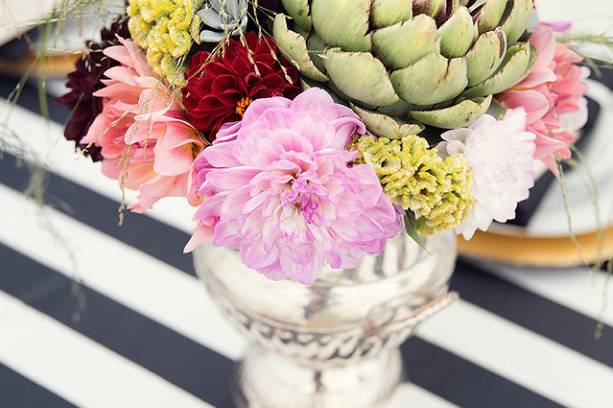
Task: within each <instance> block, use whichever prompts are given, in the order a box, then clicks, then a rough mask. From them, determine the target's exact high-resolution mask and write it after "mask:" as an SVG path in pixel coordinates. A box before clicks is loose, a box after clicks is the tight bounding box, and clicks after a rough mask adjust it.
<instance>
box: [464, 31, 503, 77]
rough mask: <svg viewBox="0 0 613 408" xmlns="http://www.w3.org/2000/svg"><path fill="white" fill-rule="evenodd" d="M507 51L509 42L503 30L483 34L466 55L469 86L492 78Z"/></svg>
mask: <svg viewBox="0 0 613 408" xmlns="http://www.w3.org/2000/svg"><path fill="white" fill-rule="evenodd" d="M506 50H507V40H506V36H505V34H504V31H502V30H501V29H497V30H496V31H489V32H487V33H483V34H481V35H480V36H479V39H478V40H477V42H476V43H475V46H474V47H473V48H472V49H471V50H470V51H469V52H468V54H466V64H467V65H468V86H474V85H477V84H480V83H481V82H483V81H485V80H486V79H488V78H489V77H490V76H492V74H494V72H496V70H497V69H498V68H499V67H500V64H501V63H502V61H503V60H504V57H505V54H506Z"/></svg>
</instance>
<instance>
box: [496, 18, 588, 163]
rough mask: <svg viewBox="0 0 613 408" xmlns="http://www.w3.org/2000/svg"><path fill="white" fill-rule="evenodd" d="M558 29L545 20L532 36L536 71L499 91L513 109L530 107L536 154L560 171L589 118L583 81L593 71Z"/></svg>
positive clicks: (529, 115) (502, 98)
mask: <svg viewBox="0 0 613 408" xmlns="http://www.w3.org/2000/svg"><path fill="white" fill-rule="evenodd" d="M556 28H561V27H555V26H554V29H556ZM554 29H552V27H550V26H548V25H545V24H541V25H539V27H537V29H536V30H535V31H534V33H533V34H532V36H531V38H530V43H531V44H532V45H533V46H534V47H535V49H536V52H537V62H536V64H535V65H534V68H533V69H532V72H530V74H529V75H528V76H527V77H526V78H525V79H524V80H523V81H522V82H521V83H519V84H518V85H517V86H515V87H514V88H513V89H511V90H508V91H506V92H504V93H503V94H501V95H499V100H500V101H501V102H502V104H503V105H505V106H506V107H507V108H509V109H517V108H522V109H524V110H525V111H526V113H527V114H528V120H527V124H526V130H528V131H530V132H532V133H534V134H535V135H536V140H535V144H536V151H535V154H534V157H535V158H537V159H539V160H542V161H543V162H545V163H546V164H547V166H548V167H549V168H550V169H551V171H552V172H553V173H554V174H556V175H557V163H556V162H557V161H558V160H563V159H567V158H570V157H571V152H570V148H569V145H570V144H572V143H574V141H575V140H576V135H574V134H573V132H575V131H577V130H578V129H580V128H581V127H583V126H584V125H585V122H586V121H587V115H586V109H585V105H584V102H583V100H584V95H585V93H586V92H587V85H586V84H585V83H584V82H583V81H584V80H585V79H586V78H587V75H589V72H588V70H586V69H584V68H582V67H579V66H577V65H575V64H578V63H580V62H581V61H582V58H581V57H580V56H579V55H577V54H576V53H575V52H573V51H572V50H571V49H570V47H569V46H568V45H567V44H560V43H556V40H555V36H554Z"/></svg>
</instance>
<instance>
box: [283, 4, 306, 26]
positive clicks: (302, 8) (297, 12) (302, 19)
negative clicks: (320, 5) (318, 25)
mask: <svg viewBox="0 0 613 408" xmlns="http://www.w3.org/2000/svg"><path fill="white" fill-rule="evenodd" d="M281 3H282V4H283V8H284V9H285V11H287V14H289V16H290V17H291V18H293V19H294V21H295V22H296V24H298V27H300V28H301V29H302V30H304V31H306V32H309V31H311V15H310V11H311V10H310V7H309V0H281Z"/></svg>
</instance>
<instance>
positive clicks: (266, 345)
mask: <svg viewBox="0 0 613 408" xmlns="http://www.w3.org/2000/svg"><path fill="white" fill-rule="evenodd" d="M427 249H428V250H427V251H426V250H424V249H422V248H420V247H419V246H418V245H417V244H416V243H415V242H414V241H412V240H411V239H410V238H409V237H408V236H406V235H405V234H400V236H398V237H396V238H394V239H391V240H389V242H388V244H387V246H386V248H385V250H384V252H383V253H381V254H380V255H378V256H376V257H374V256H373V257H367V258H365V259H364V260H363V261H362V263H361V264H360V265H359V266H358V267H356V268H353V269H347V270H334V269H326V270H323V271H322V273H321V276H320V278H319V279H318V280H317V281H315V283H313V284H312V285H310V286H304V285H301V284H298V283H295V282H291V281H278V282H275V281H271V280H269V279H267V278H265V277H264V276H262V275H260V274H258V273H257V272H255V271H253V270H250V269H249V268H247V267H246V266H244V265H243V263H242V262H241V260H240V256H239V254H238V252H237V251H234V250H232V249H228V248H220V247H213V246H203V247H201V248H200V249H198V250H197V251H196V252H195V254H194V259H195V264H196V269H197V271H198V274H199V276H200V278H201V279H202V280H203V282H204V283H205V285H206V287H207V289H208V291H209V293H210V294H211V296H212V297H213V299H214V300H215V302H216V303H217V305H218V306H219V308H220V309H221V311H222V313H223V314H224V315H225V317H226V318H227V319H228V320H229V321H230V322H231V323H232V324H233V325H234V326H235V327H236V328H237V329H238V330H239V331H240V332H241V333H242V334H243V335H244V336H246V337H247V338H248V339H249V340H250V342H251V343H252V347H251V350H250V351H249V352H248V353H247V355H246V357H245V359H244V360H243V361H242V362H241V364H240V366H239V367H238V369H237V371H236V378H235V380H236V381H235V388H234V395H233V398H234V399H235V401H236V403H237V405H239V406H244V407H247V406H248V407H262V408H276V407H280V408H281V407H283V408H286V407H317V408H327V407H352V408H359V407H373V406H378V404H380V403H382V402H384V401H385V400H386V399H387V398H388V397H390V396H391V395H392V394H393V391H394V390H395V388H396V387H397V385H398V384H399V383H400V382H401V380H402V374H403V373H402V362H401V359H400V352H399V349H398V347H399V346H400V345H401V344H402V343H403V342H404V341H405V340H406V339H407V337H409V336H410V335H411V334H412V333H413V331H414V330H415V328H416V327H417V325H418V324H419V323H420V322H421V321H423V320H425V319H427V318H428V317H430V316H431V315H433V314H435V313H436V312H438V311H440V310H441V309H443V308H444V307H446V306H447V305H449V304H450V303H451V302H453V300H455V299H456V298H457V295H456V294H455V293H449V292H448V281H449V278H450V276H451V274H452V272H453V267H454V264H455V259H456V247H455V237H454V236H453V234H451V233H448V234H442V235H437V236H434V237H431V238H430V239H428V241H427Z"/></svg>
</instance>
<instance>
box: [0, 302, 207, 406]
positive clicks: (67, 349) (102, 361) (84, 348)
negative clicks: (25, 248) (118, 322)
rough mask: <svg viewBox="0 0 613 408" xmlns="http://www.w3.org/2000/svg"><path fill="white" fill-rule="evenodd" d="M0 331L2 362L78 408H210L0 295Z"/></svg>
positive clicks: (94, 343)
mask: <svg viewBox="0 0 613 408" xmlns="http://www.w3.org/2000/svg"><path fill="white" fill-rule="evenodd" d="M0 333H2V337H1V340H0V361H2V362H3V363H4V364H5V365H7V366H8V367H10V368H11V369H13V370H15V371H17V372H19V373H20V374H22V375H24V376H26V377H28V378H30V379H31V380H33V381H34V382H36V383H38V384H40V385H42V386H43V387H45V388H47V389H48V390H50V391H52V392H53V393H55V394H57V395H59V396H60V397H62V398H64V399H65V400H67V401H69V402H71V403H73V404H75V405H77V406H87V407H170V406H174V407H200V408H202V407H208V406H210V405H208V404H207V403H205V402H204V401H201V400H200V399H198V398H196V397H194V396H193V395H191V394H189V393H187V392H185V391H183V390H181V389H180V388H178V387H176V386H175V385H173V384H170V383H168V382H166V381H165V380H163V379H162V378H160V377H158V376H157V375H155V374H153V373H151V372H149V371H147V370H145V369H143V368H142V367H140V366H139V365H137V364H134V363H132V362H131V361H129V360H126V359H124V358H123V357H121V356H119V355H117V354H115V353H113V352H112V351H110V350H108V349H107V348H105V347H102V346H100V345H99V344H97V343H96V342H94V341H92V340H90V339H88V338H86V337H85V336H82V335H81V334H79V333H77V332H75V331H73V330H71V329H69V328H67V327H65V326H63V325H62V324H60V323H58V322H57V321H55V320H53V319H51V318H49V317H47V316H46V315H44V314H42V313H40V312H38V311H37V310H35V309H33V308H31V307H29V306H27V305H25V304H23V303H22V302H20V301H19V300H17V299H15V298H13V297H12V296H9V295H7V294H6V293H4V292H1V291H0ZM7 391H9V390H4V392H7Z"/></svg>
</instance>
